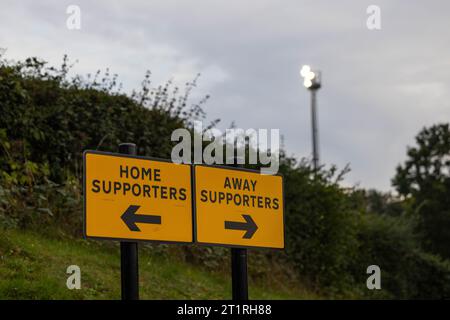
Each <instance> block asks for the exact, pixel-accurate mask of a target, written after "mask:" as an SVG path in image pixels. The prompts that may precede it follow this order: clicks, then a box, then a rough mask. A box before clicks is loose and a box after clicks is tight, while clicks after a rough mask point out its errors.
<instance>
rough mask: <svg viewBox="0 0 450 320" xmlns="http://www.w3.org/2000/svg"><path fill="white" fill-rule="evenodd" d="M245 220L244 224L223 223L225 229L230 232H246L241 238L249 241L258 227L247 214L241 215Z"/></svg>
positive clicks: (234, 222)
mask: <svg viewBox="0 0 450 320" xmlns="http://www.w3.org/2000/svg"><path fill="white" fill-rule="evenodd" d="M242 216H243V217H244V219H245V222H237V221H225V229H230V230H245V231H247V232H246V233H245V234H244V236H243V237H242V238H244V239H251V238H252V237H253V235H254V234H255V232H256V230H258V226H257V225H256V223H255V221H254V220H253V219H252V217H251V216H249V215H248V214H243V215H242Z"/></svg>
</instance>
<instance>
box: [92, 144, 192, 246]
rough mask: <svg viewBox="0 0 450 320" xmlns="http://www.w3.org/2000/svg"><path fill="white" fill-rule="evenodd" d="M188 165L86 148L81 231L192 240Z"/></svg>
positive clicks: (96, 234) (113, 236) (123, 237)
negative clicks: (87, 149) (82, 229)
mask: <svg viewBox="0 0 450 320" xmlns="http://www.w3.org/2000/svg"><path fill="white" fill-rule="evenodd" d="M191 192H192V189H191V167H190V166H189V165H184V164H174V163H171V162H168V161H163V160H156V159H151V158H143V157H134V156H127V155H122V154H114V153H105V152H97V151H86V152H85V153H84V197H85V202H84V206H85V208H84V218H85V219H84V233H85V236H86V237H94V238H108V239H118V240H156V241H164V242H166V241H167V242H172V241H173V242H192V241H193V236H192V230H193V227H192V199H191Z"/></svg>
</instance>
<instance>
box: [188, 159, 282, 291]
mask: <svg viewBox="0 0 450 320" xmlns="http://www.w3.org/2000/svg"><path fill="white" fill-rule="evenodd" d="M194 181H195V190H196V192H195V218H194V221H195V241H196V242H197V243H200V244H208V245H220V246H231V247H232V248H231V274H232V296H233V300H248V277H247V248H251V247H259V248H278V249H282V248H284V203H283V181H282V177H281V176H277V175H273V176H270V175H261V174H260V173H259V172H256V171H252V170H247V169H243V168H230V167H219V166H205V165H196V166H194Z"/></svg>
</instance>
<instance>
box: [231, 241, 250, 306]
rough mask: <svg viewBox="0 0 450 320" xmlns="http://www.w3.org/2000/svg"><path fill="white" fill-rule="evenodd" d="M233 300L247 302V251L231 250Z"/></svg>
mask: <svg viewBox="0 0 450 320" xmlns="http://www.w3.org/2000/svg"><path fill="white" fill-rule="evenodd" d="M231 285H232V291H233V300H236V301H243V300H248V277H247V249H241V248H231Z"/></svg>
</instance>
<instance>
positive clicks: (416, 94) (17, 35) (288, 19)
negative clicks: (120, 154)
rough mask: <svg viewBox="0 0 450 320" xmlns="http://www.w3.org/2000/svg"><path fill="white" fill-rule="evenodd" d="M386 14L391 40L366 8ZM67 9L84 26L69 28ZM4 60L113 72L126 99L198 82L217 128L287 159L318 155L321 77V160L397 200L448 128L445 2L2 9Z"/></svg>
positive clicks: (88, 4) (60, 4)
mask: <svg viewBox="0 0 450 320" xmlns="http://www.w3.org/2000/svg"><path fill="white" fill-rule="evenodd" d="M371 4H374V5H377V6H379V7H380V9H381V30H369V29H368V28H367V26H366V21H367V18H368V17H369V14H367V13H366V9H367V7H368V6H369V5H371ZM69 5H78V6H79V7H80V9H81V29H80V30H69V29H68V28H67V27H66V20H67V18H68V16H69V15H68V14H67V13H66V9H67V7H68V6H69ZM1 7H2V9H1V10H0V47H3V48H7V53H6V57H7V58H9V59H15V60H18V59H23V58H25V57H29V56H38V57H41V58H43V59H44V60H47V61H49V62H50V63H51V64H54V65H59V64H60V62H61V59H62V56H63V55H64V54H66V53H67V54H68V55H69V58H71V59H72V60H78V61H79V62H78V63H77V65H76V66H75V69H74V70H75V71H76V72H77V73H80V74H83V75H85V74H87V73H93V72H95V71H96V70H97V69H99V68H100V69H105V68H106V67H109V68H110V69H111V71H112V72H113V73H118V74H119V79H120V81H121V82H122V83H123V85H124V88H125V89H126V90H130V89H132V88H137V87H138V86H139V83H140V81H141V80H142V79H143V76H144V74H145V70H147V69H150V70H151V71H152V73H153V80H154V82H155V83H162V82H164V81H165V80H168V79H171V78H173V79H174V80H175V81H176V82H177V83H184V82H185V81H187V80H191V79H192V78H193V77H194V76H195V75H196V74H197V73H201V74H202V76H201V78H200V79H199V83H198V90H196V93H195V96H197V97H200V96H202V95H204V94H210V95H211V99H210V100H209V102H208V104H207V106H206V112H207V117H208V119H209V120H212V119H215V118H220V119H221V120H222V122H221V124H220V125H219V128H222V129H223V128H226V127H228V126H229V125H230V123H231V122H232V121H233V120H234V121H235V123H236V125H237V126H238V127H241V128H255V129H258V128H267V129H270V128H278V129H280V131H281V134H282V135H283V136H284V143H285V147H286V149H287V151H288V154H291V155H295V156H296V157H310V154H311V134H310V132H311V128H310V109H309V101H310V97H309V92H308V91H307V90H305V89H304V88H303V87H302V81H301V79H300V75H299V69H300V66H301V65H302V64H310V65H312V66H313V67H315V68H318V69H320V70H321V71H322V78H323V80H322V81H323V87H322V88H321V89H320V91H319V93H318V106H319V129H320V137H319V140H320V156H321V162H322V163H325V164H336V165H338V166H339V167H341V168H342V167H343V166H344V165H345V164H347V163H350V166H351V169H352V172H351V173H350V174H349V175H348V176H347V179H346V183H347V184H355V183H359V185H360V186H362V187H371V188H378V189H381V190H389V189H390V179H391V178H392V176H393V175H394V173H395V167H396V165H397V164H398V163H400V162H401V161H403V160H404V159H405V153H406V146H407V145H412V144H413V142H414V136H415V135H416V134H417V133H418V131H419V130H420V129H421V128H422V127H423V126H428V125H431V124H434V123H437V122H448V121H449V120H450V102H449V101H450V93H449V90H448V89H449V88H450V72H449V71H450V19H449V15H450V2H449V1H419V0H417V1H392V0H391V1H362V0H354V1H331V0H330V1H300V0H293V1H287V0H283V1H280V0H278V1H277V0H271V1H268V0H253V1H242V0H241V1H235V0H224V1H215V0H203V1H201V0H196V1H186V0H178V1H170V0H161V1H156V0H152V1H111V0H109V1H76V0H72V1H56V0H55V1H44V0H40V1H8V0H6V1H5V0H2V1H1Z"/></svg>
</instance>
